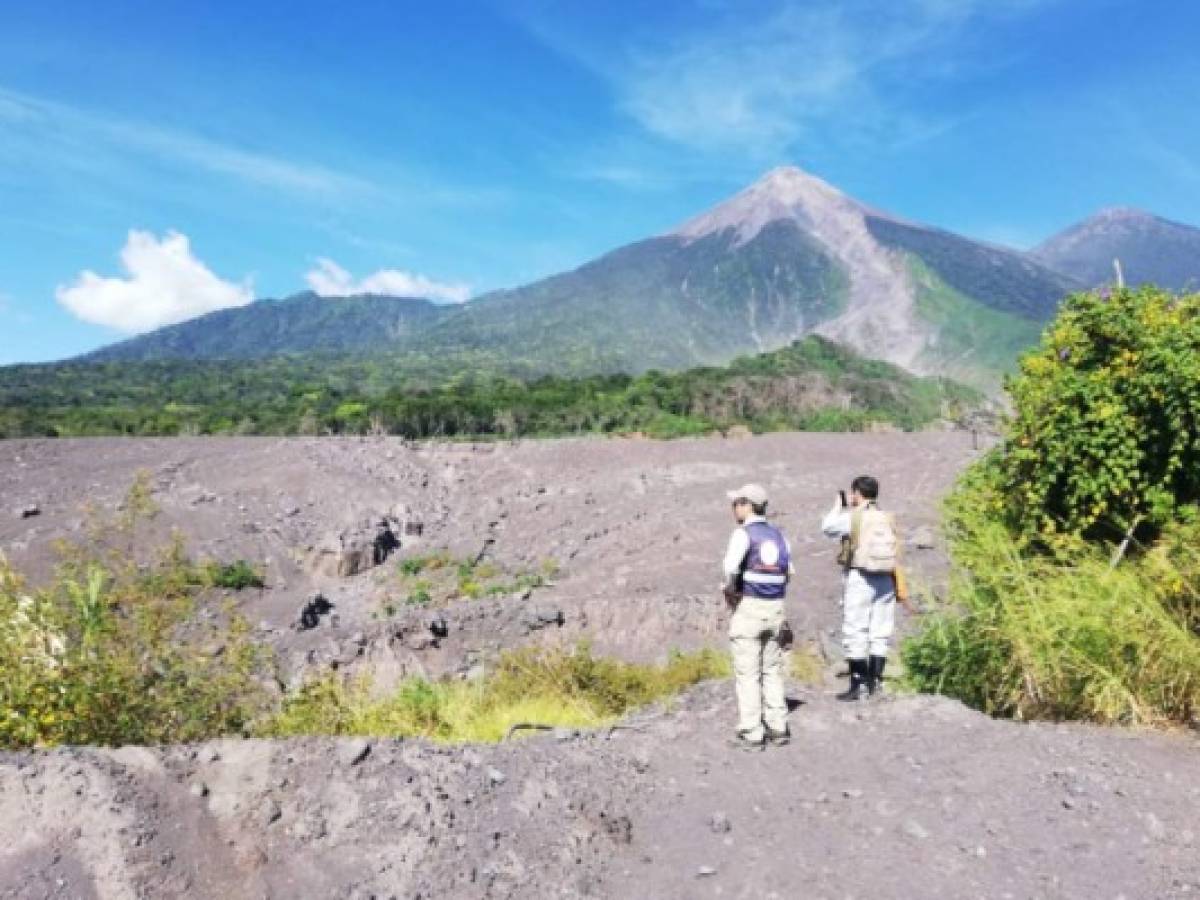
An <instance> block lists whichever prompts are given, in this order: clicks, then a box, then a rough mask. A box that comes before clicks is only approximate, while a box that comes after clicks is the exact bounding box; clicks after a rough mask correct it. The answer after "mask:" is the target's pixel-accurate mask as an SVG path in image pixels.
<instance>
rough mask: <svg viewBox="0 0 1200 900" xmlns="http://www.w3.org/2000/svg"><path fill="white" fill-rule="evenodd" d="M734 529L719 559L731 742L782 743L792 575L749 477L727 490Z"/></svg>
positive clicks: (763, 499)
mask: <svg viewBox="0 0 1200 900" xmlns="http://www.w3.org/2000/svg"><path fill="white" fill-rule="evenodd" d="M726 496H727V497H728V499H729V500H731V501H732V503H733V517H734V520H735V521H736V522H737V528H735V529H734V531H733V534H731V535H730V537H729V545H728V547H727V549H726V551H725V558H724V561H723V563H722V566H721V573H722V576H723V579H722V582H721V587H722V590H723V592H724V594H725V601H726V603H728V604H729V606H730V608H731V609H732V610H733V615H732V617H731V618H730V621H729V647H730V651H731V653H732V656H733V673H734V679H735V685H736V691H737V704H738V725H737V733H736V735H735V736H734V738H733V742H732V744H733V746H734V747H736V748H738V749H741V750H762V749H763V748H764V747H765V746H766V744H767V742H770V743H773V744H786V743H787V742H788V740H789V739H790V733H789V731H788V725H787V700H786V698H785V696H784V685H783V664H784V655H783V651H784V648H785V645H786V643H787V634H788V633H789V632H790V629H789V628H788V626H787V622H786V621H785V618H784V613H785V606H784V598H785V597H786V596H787V586H788V581H789V579H790V578H791V575H792V562H791V557H792V552H791V547H789V546H788V542H787V538H785V537H784V536H783V533H782V532H780V530H779V529H778V528H776V527H775V526H774V525H772V524H771V523H770V522H768V521H767V518H766V515H767V492H766V490H764V489H763V488H762V487H761V486H760V485H757V484H747V485H745V486H744V487H740V488H738V489H737V490H735V491H729V492H728V494H727V495H726Z"/></svg>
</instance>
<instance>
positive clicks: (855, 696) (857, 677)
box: [837, 659, 869, 703]
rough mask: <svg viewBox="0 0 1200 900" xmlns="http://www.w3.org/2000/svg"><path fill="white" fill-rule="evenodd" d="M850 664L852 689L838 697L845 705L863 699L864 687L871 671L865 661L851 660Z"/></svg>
mask: <svg viewBox="0 0 1200 900" xmlns="http://www.w3.org/2000/svg"><path fill="white" fill-rule="evenodd" d="M848 662H849V663H850V687H849V688H847V689H846V690H845V691H843V692H842V693H840V694H838V695H837V698H838V699H839V700H841V701H842V702H843V703H852V702H853V701H855V700H861V699H862V693H863V685H864V683H865V682H866V680H867V673H868V671H869V670H868V668H867V665H868V664H867V661H866V660H865V659H851V660H848Z"/></svg>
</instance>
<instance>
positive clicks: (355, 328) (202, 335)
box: [80, 293, 453, 362]
mask: <svg viewBox="0 0 1200 900" xmlns="http://www.w3.org/2000/svg"><path fill="white" fill-rule="evenodd" d="M452 312H453V308H452V307H448V306H438V305H437V304H435V303H431V302H430V301H428V300H417V299H410V298H404V297H380V296H373V295H370V294H364V295H362V296H358V297H338V298H325V297H318V296H317V295H316V294H312V293H307V294H297V295H296V296H293V297H288V298H286V299H283V300H256V301H255V302H254V303H250V304H248V305H246V306H239V307H235V308H233V309H222V310H218V311H216V312H211V313H208V314H206V315H203V316H199V317H197V318H195V319H191V320H189V321H187V322H181V323H179V324H177V325H168V326H166V327H165V328H159V329H157V330H156V331H152V332H150V333H149V334H144V335H139V336H138V337H135V338H130V339H129V340H126V341H121V342H120V343H117V344H112V345H110V346H108V347H104V348H103V349H101V350H98V351H96V352H95V353H91V354H88V355H87V356H85V357H82V358H81V360H80V361H81V362H119V361H126V362H131V361H139V360H140V361H145V360H153V359H254V358H262V357H266V356H275V355H278V354H281V353H295V352H299V351H304V352H326V353H372V352H381V351H385V350H389V349H393V348H395V347H396V346H397V345H399V344H400V343H402V342H404V341H405V340H406V339H408V338H415V337H416V336H417V335H419V334H420V333H422V332H423V331H424V330H425V329H427V328H428V327H429V326H431V325H433V324H434V323H435V322H437V321H438V320H439V319H441V318H442V317H444V316H447V315H450V314H452Z"/></svg>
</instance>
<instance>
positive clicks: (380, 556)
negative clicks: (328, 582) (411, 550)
mask: <svg viewBox="0 0 1200 900" xmlns="http://www.w3.org/2000/svg"><path fill="white" fill-rule="evenodd" d="M407 530H410V529H409V528H408V526H406V524H405V523H403V522H401V521H400V520H399V519H398V518H396V517H394V516H391V515H385V516H377V517H369V518H366V519H363V520H361V521H359V522H357V523H355V524H354V525H351V526H350V527H348V528H345V529H343V530H342V531H339V532H333V533H330V534H328V535H326V536H325V537H324V538H322V540H321V541H320V543H318V544H317V546H316V548H315V549H314V550H313V553H312V558H311V559H310V562H309V568H310V570H311V571H312V572H313V573H314V574H319V575H325V576H329V577H332V576H338V577H342V578H348V577H350V576H352V575H357V574H359V573H360V572H365V571H367V570H368V569H373V568H374V567H375V566H378V565H379V564H381V563H382V562H384V561H385V560H386V559H387V558H388V557H389V556H390V555H391V554H392V553H394V552H395V551H396V550H399V549H400V544H401V537H402V536H403V535H404V534H405V533H406V531H407Z"/></svg>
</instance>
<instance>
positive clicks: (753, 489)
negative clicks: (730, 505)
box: [725, 484, 767, 506]
mask: <svg viewBox="0 0 1200 900" xmlns="http://www.w3.org/2000/svg"><path fill="white" fill-rule="evenodd" d="M725 496H726V497H728V498H729V499H730V500H749V501H750V502H751V503H753V504H754V505H755V506H762V505H763V504H764V503H766V502H767V489H766V488H765V487H763V486H762V485H761V484H744V485H742V486H741V487H740V488H738V489H737V490H736V491H726V492H725Z"/></svg>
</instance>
